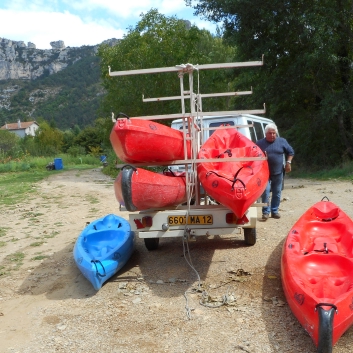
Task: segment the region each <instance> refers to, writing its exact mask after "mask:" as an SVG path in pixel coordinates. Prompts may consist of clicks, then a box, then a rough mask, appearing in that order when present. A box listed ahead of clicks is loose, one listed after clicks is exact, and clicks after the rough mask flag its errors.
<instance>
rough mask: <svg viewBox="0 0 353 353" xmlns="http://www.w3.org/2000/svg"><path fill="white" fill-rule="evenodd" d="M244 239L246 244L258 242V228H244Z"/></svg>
mask: <svg viewBox="0 0 353 353" xmlns="http://www.w3.org/2000/svg"><path fill="white" fill-rule="evenodd" d="M244 239H245V244H246V245H255V244H256V228H244Z"/></svg>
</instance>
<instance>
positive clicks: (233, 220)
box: [226, 213, 249, 224]
mask: <svg viewBox="0 0 353 353" xmlns="http://www.w3.org/2000/svg"><path fill="white" fill-rule="evenodd" d="M226 222H227V224H245V223H248V222H249V219H248V217H246V215H244V216H243V217H242V218H238V217H237V216H236V215H235V214H234V213H227V214H226Z"/></svg>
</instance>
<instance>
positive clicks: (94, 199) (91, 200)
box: [86, 195, 99, 204]
mask: <svg viewBox="0 0 353 353" xmlns="http://www.w3.org/2000/svg"><path fill="white" fill-rule="evenodd" d="M86 200H87V201H88V202H89V203H91V204H97V203H99V199H98V198H97V197H95V196H92V195H86Z"/></svg>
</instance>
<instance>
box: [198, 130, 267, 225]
mask: <svg viewBox="0 0 353 353" xmlns="http://www.w3.org/2000/svg"><path fill="white" fill-rule="evenodd" d="M249 157H265V155H264V153H263V152H262V150H261V149H260V147H258V146H257V145H256V144H254V143H253V142H252V141H251V140H249V139H248V138H247V137H246V136H244V135H243V134H241V133H240V132H239V131H238V130H236V129H223V130H222V129H220V130H216V131H215V132H214V133H213V134H212V135H211V136H210V137H209V138H208V140H207V141H206V142H205V143H204V144H203V145H202V146H201V149H200V151H199V154H198V158H199V159H205V162H203V163H199V164H198V166H197V173H198V177H199V180H200V183H201V185H202V186H203V188H204V189H205V191H206V193H207V194H208V195H209V196H211V197H212V198H213V199H215V200H216V201H217V202H219V203H221V204H222V205H224V206H226V207H228V208H229V209H230V210H232V211H233V212H234V214H235V215H236V216H237V217H238V218H242V217H243V216H244V214H245V212H246V211H247V210H248V209H249V207H250V206H251V205H252V204H253V203H254V202H255V201H256V200H257V199H258V198H259V197H260V196H261V195H262V193H263V192H264V190H265V188H266V185H267V182H268V178H269V169H268V163H267V160H254V161H240V162H234V161H233V162H217V161H216V162H208V161H207V159H210V158H212V159H215V158H217V159H223V160H225V159H227V158H249Z"/></svg>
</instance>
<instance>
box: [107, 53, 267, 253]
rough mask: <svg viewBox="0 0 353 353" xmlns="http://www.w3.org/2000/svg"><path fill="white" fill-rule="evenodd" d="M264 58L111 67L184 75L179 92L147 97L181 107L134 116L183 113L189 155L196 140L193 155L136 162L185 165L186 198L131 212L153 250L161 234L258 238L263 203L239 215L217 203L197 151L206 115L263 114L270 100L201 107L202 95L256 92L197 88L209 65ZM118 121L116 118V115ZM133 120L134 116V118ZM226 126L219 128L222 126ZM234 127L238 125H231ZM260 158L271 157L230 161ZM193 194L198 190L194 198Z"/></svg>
mask: <svg viewBox="0 0 353 353" xmlns="http://www.w3.org/2000/svg"><path fill="white" fill-rule="evenodd" d="M262 65H263V57H262V60H261V61H250V62H233V63H220V64H206V65H192V64H182V65H176V66H174V67H164V68H151V69H140V70H129V71H115V72H114V71H111V68H110V67H109V75H110V76H113V77H115V76H126V75H140V74H153V73H163V72H176V73H177V75H178V77H179V80H180V96H173V97H159V98H144V96H142V100H143V102H153V101H156V102H157V101H163V100H180V101H181V112H180V113H177V114H168V115H154V116H139V117H135V118H139V119H146V120H161V119H180V118H183V133H184V156H187V154H186V141H187V140H188V139H189V140H191V150H192V153H191V156H192V158H191V159H187V158H186V157H185V159H183V160H175V161H170V162H167V163H163V164H162V163H152V164H151V163H149V164H148V163H137V164H134V166H136V167H143V166H159V165H167V166H171V165H184V166H185V170H186V187H187V196H188V198H187V203H186V204H184V205H179V206H177V207H173V208H168V209H165V208H164V209H149V210H145V211H139V212H131V213H130V214H129V222H130V224H131V228H132V230H133V231H135V234H136V235H137V236H138V237H139V238H143V239H144V242H145V245H146V248H147V249H148V250H155V249H157V248H158V245H159V239H160V238H167V237H183V238H184V239H185V240H187V241H190V240H196V237H197V236H208V237H211V236H216V235H229V236H233V235H237V234H241V233H242V230H243V234H244V240H245V243H246V244H247V245H254V244H255V243H256V220H257V207H260V206H262V204H260V203H255V204H253V205H252V206H251V207H250V208H249V209H248V211H247V213H246V215H245V217H243V218H242V219H237V218H236V217H235V215H234V214H233V213H232V212H231V211H230V210H229V209H228V208H226V207H224V206H222V205H220V204H217V203H216V202H214V201H213V200H212V199H210V198H209V197H208V196H207V194H205V193H204V192H203V189H202V186H201V185H200V183H199V182H198V178H197V163H199V162H202V161H203V160H199V159H197V155H198V151H199V149H200V146H201V145H202V143H203V142H204V141H203V127H202V117H203V116H204V115H205V116H206V115H207V116H227V115H239V114H264V113H265V112H266V110H265V104H264V105H263V109H255V110H241V111H215V112H203V111H202V98H210V97H221V96H240V95H246V94H252V90H251V91H243V92H225V93H211V94H200V93H199V92H197V93H194V77H193V74H194V72H197V73H198V72H199V71H200V70H210V69H226V68H242V67H250V66H262ZM184 75H188V76H189V90H184ZM187 99H188V100H190V112H186V111H185V101H186V100H187ZM112 119H113V121H116V120H115V118H114V115H113V116H112ZM130 119H133V118H130ZM221 128H223V129H224V128H227V127H218V128H214V129H221ZM231 128H234V126H232V127H231ZM257 159H266V157H253V158H229V159H227V160H226V161H227V162H232V161H250V160H257ZM217 162H220V160H219V159H218V160H217ZM122 166H124V164H119V165H117V166H116V167H117V168H121V167H122ZM192 195H195V196H194V197H192Z"/></svg>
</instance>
